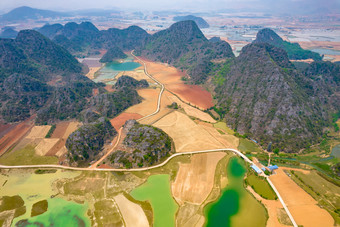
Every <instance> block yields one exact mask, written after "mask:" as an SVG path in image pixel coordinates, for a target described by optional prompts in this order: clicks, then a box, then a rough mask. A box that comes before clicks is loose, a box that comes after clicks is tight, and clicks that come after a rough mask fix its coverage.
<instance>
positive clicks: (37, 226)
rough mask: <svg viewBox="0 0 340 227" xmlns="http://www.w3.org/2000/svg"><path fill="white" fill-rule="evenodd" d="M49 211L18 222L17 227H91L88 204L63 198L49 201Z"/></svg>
mask: <svg viewBox="0 0 340 227" xmlns="http://www.w3.org/2000/svg"><path fill="white" fill-rule="evenodd" d="M47 201H48V210H47V211H46V212H45V213H43V214H41V215H38V216H35V217H31V218H29V219H26V220H25V219H24V220H21V221H18V222H17V223H16V225H15V226H20V227H24V226H29V227H31V226H32V227H33V226H34V227H41V226H60V227H61V226H68V227H78V226H79V227H89V226H91V224H90V219H89V218H88V217H87V216H86V211H87V209H88V205H87V204H84V205H82V204H78V203H75V202H70V201H66V200H63V199H61V198H53V199H48V200H47Z"/></svg>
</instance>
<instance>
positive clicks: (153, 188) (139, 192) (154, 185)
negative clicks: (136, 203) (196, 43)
mask: <svg viewBox="0 0 340 227" xmlns="http://www.w3.org/2000/svg"><path fill="white" fill-rule="evenodd" d="M131 196H132V197H133V198H134V199H136V200H140V201H149V202H150V203H151V207H152V210H153V215H154V221H153V222H154V225H153V226H156V227H157V226H162V227H167V226H169V227H173V226H175V214H176V211H177V209H178V205H177V203H176V202H175V201H174V199H173V198H172V196H171V188H170V176H169V175H167V174H159V175H152V176H150V177H149V178H148V180H147V182H146V183H144V184H142V185H141V186H139V187H138V188H136V189H134V190H133V191H132V192H131Z"/></svg>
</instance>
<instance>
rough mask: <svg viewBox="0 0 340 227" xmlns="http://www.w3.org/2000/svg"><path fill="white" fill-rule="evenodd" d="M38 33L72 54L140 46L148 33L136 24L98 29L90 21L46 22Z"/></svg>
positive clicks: (128, 48) (130, 48) (129, 48)
mask: <svg viewBox="0 0 340 227" xmlns="http://www.w3.org/2000/svg"><path fill="white" fill-rule="evenodd" d="M38 31H39V32H40V33H42V34H43V35H45V36H47V37H49V38H50V39H52V40H53V41H54V42H55V43H57V44H59V45H60V46H62V47H64V48H66V49H67V50H68V51H70V52H71V53H72V54H78V55H79V54H85V55H86V54H91V53H94V52H95V51H97V50H100V49H110V48H114V47H118V48H120V49H122V50H132V49H135V48H136V47H138V46H141V45H142V44H143V43H144V41H145V39H146V38H147V37H148V36H149V34H148V33H147V32H146V31H145V30H143V29H141V28H140V27H138V26H130V27H128V28H126V29H117V28H110V29H108V30H101V31H100V30H98V29H97V28H96V27H95V26H94V25H93V24H92V23H91V22H82V23H80V24H77V23H74V22H69V23H67V24H65V25H61V24H52V25H50V24H46V25H45V26H43V27H41V28H40V29H38Z"/></svg>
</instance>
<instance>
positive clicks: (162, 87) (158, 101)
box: [131, 50, 164, 121]
mask: <svg viewBox="0 0 340 227" xmlns="http://www.w3.org/2000/svg"><path fill="white" fill-rule="evenodd" d="M133 52H134V50H133V51H131V55H132V56H134V57H135V58H136V59H137V60H138V61H140V62H141V63H143V65H144V73H145V75H147V76H148V77H149V78H150V79H151V80H153V81H155V82H156V83H157V84H158V85H160V86H161V91H160V92H159V95H158V100H157V109H156V111H155V112H153V113H152V114H149V115H146V116H144V117H142V118H139V119H138V121H141V120H144V119H146V118H148V117H151V116H153V115H155V114H157V113H158V112H159V110H160V107H161V98H162V94H163V92H164V84H162V83H161V82H159V81H158V80H157V79H155V78H154V77H153V76H151V75H150V74H149V73H148V70H147V68H146V63H145V62H144V61H143V60H142V59H140V58H139V57H137V56H136V55H134V54H133Z"/></svg>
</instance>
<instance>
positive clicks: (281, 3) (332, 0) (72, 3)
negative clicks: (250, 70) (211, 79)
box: [0, 0, 340, 13]
mask: <svg viewBox="0 0 340 227" xmlns="http://www.w3.org/2000/svg"><path fill="white" fill-rule="evenodd" d="M24 5H25V6H31V7H34V8H40V9H51V10H67V11H68V10H78V9H90V8H98V9H112V8H120V9H134V10H138V9H140V10H171V9H181V10H183V11H194V10H216V9H228V8H231V9H235V8H250V9H251V8H256V9H268V8H270V7H272V8H273V9H275V10H280V8H288V9H289V7H292V6H294V9H295V10H306V9H308V8H309V9H312V10H318V9H320V10H322V9H324V8H327V9H331V10H333V12H334V11H335V12H336V11H337V12H338V13H340V12H339V11H340V10H339V9H340V0H0V10H2V11H9V10H11V9H13V8H16V7H19V6H24ZM300 8H301V9H300Z"/></svg>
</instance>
